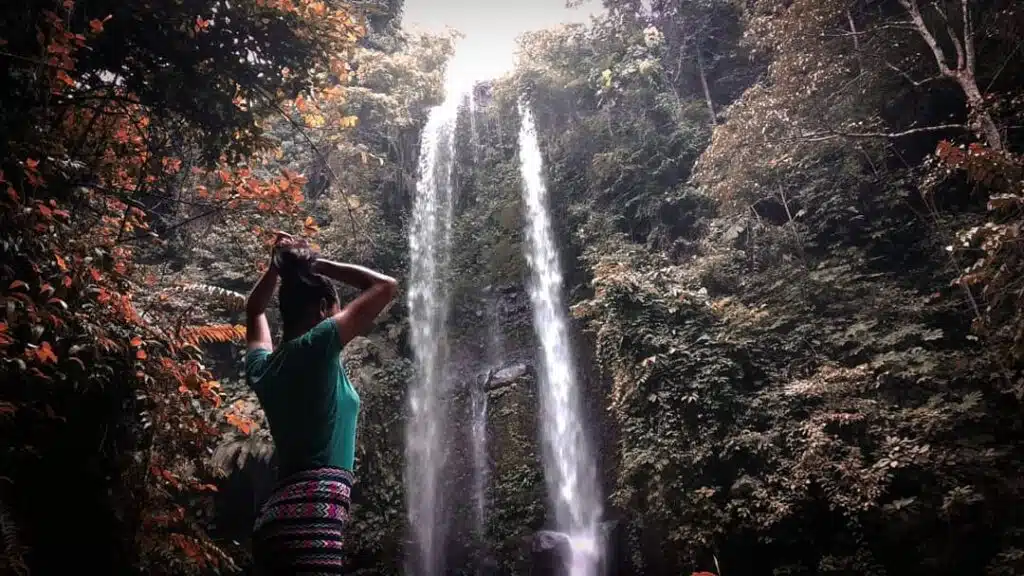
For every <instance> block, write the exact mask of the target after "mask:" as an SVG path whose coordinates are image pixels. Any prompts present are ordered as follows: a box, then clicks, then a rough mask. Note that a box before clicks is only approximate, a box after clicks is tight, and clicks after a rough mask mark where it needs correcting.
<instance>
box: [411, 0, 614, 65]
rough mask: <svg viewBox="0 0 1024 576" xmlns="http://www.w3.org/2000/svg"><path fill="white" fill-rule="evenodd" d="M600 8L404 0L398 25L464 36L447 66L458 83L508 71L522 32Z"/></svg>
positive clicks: (501, 0) (536, 0) (498, 0)
mask: <svg viewBox="0 0 1024 576" xmlns="http://www.w3.org/2000/svg"><path fill="white" fill-rule="evenodd" d="M599 10H601V5H600V2H599V1H597V0H589V1H587V2H585V3H584V5H583V6H581V7H579V8H574V9H569V8H566V7H565V0H405V11H404V12H405V13H404V16H403V18H402V24H403V26H404V27H405V28H407V29H411V30H415V29H419V30H424V31H428V32H443V31H444V30H445V28H446V27H450V28H454V29H455V30H458V31H459V32H461V33H462V34H464V35H465V38H464V39H463V40H462V43H461V44H460V45H459V46H458V48H457V49H456V54H455V58H454V59H453V61H452V63H451V64H450V68H449V70H450V75H451V76H457V77H458V79H457V80H456V82H459V83H463V82H466V81H468V80H484V79H490V78H495V77H498V76H501V75H502V74H503V73H505V72H507V71H509V70H511V68H512V64H513V58H514V55H515V50H516V38H517V37H519V36H520V35H521V34H523V33H524V32H529V31H532V30H542V29H544V28H549V27H552V26H556V25H558V24H562V23H569V22H587V21H588V20H589V19H590V15H591V14H594V13H596V12H598V11H599Z"/></svg>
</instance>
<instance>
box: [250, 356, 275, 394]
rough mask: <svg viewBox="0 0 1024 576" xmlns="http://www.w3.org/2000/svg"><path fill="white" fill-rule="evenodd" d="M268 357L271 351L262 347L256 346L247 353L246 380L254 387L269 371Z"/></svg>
mask: <svg viewBox="0 0 1024 576" xmlns="http://www.w3.org/2000/svg"><path fill="white" fill-rule="evenodd" d="M268 358H270V351H269V350H264V349H262V348H254V349H252V350H249V351H248V352H246V353H245V380H246V382H248V383H249V386H251V387H252V388H254V389H255V388H256V385H257V384H258V383H259V381H260V378H262V377H263V374H264V373H265V372H266V371H267V363H268Z"/></svg>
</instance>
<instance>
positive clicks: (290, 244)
mask: <svg viewBox="0 0 1024 576" xmlns="http://www.w3.org/2000/svg"><path fill="white" fill-rule="evenodd" d="M318 257H319V254H318V253H317V252H316V251H315V250H313V248H312V247H310V245H309V243H308V242H306V240H304V239H302V238H296V237H294V236H292V235H291V234H288V233H287V232H281V231H278V232H276V233H275V234H274V248H273V250H272V252H271V262H272V264H273V266H275V267H276V268H277V269H278V270H279V271H280V272H281V273H282V275H284V276H287V275H299V276H301V275H303V274H305V273H307V272H308V271H309V268H310V267H311V266H312V265H313V262H315V261H316V259H317V258H318Z"/></svg>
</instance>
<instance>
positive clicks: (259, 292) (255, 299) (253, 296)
mask: <svg viewBox="0 0 1024 576" xmlns="http://www.w3.org/2000/svg"><path fill="white" fill-rule="evenodd" d="M292 240H293V239H292V236H291V235H290V234H286V233H284V232H278V233H277V235H276V236H275V238H274V250H276V249H277V248H278V247H280V246H283V245H285V244H287V243H288V242H291V241H292ZM273 254H274V252H273V251H271V257H270V266H269V267H268V268H267V271H266V272H264V273H263V276H261V277H260V279H259V280H258V281H257V282H256V285H255V286H253V287H252V292H250V293H249V298H248V299H247V300H246V301H245V341H246V347H247V348H248V349H249V350H267V351H271V352H272V351H273V350H274V341H273V339H272V338H271V336H270V323H268V322H267V306H270V299H271V298H273V297H274V289H275V288H277V278H278V269H277V263H276V261H275V258H274V257H273Z"/></svg>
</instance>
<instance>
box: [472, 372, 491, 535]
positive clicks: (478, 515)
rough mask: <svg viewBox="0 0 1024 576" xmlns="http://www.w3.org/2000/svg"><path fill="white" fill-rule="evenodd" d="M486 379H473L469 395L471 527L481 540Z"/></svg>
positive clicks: (484, 509) (484, 516) (484, 510)
mask: <svg viewBox="0 0 1024 576" xmlns="http://www.w3.org/2000/svg"><path fill="white" fill-rule="evenodd" d="M487 380H488V379H487V378H478V379H477V380H475V381H474V386H473V388H472V390H471V391H470V395H469V397H470V410H471V411H472V413H473V414H472V416H473V419H472V442H473V512H474V513H473V529H474V532H475V536H476V538H477V540H478V541H481V542H482V540H483V534H484V527H485V526H486V524H485V523H486V521H487Z"/></svg>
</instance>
